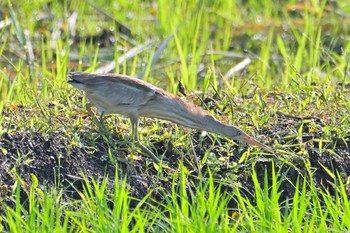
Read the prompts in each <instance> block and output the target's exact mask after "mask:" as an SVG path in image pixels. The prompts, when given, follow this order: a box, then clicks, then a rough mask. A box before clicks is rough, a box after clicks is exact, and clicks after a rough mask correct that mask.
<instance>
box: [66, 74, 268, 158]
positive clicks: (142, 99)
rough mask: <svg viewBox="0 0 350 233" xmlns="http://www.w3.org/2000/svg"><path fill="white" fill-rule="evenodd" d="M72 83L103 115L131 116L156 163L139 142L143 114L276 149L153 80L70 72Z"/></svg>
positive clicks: (136, 137)
mask: <svg viewBox="0 0 350 233" xmlns="http://www.w3.org/2000/svg"><path fill="white" fill-rule="evenodd" d="M68 76H69V78H70V80H69V81H68V82H69V84H71V85H73V86H74V87H76V88H78V89H80V90H83V91H85V94H86V97H87V98H88V99H89V100H90V101H91V103H92V104H93V105H95V107H96V108H97V112H98V113H99V114H110V113H117V114H121V115H124V116H126V117H129V118H130V121H131V131H132V134H133V136H134V139H135V141H136V142H137V143H138V145H139V146H140V147H141V148H142V150H143V151H144V152H145V153H147V154H148V155H149V156H150V157H152V159H153V160H154V161H156V162H159V159H158V158H157V157H156V156H155V155H154V154H153V153H152V152H151V151H150V150H149V149H148V148H147V147H145V146H144V145H143V144H142V143H141V142H140V141H139V136H138V135H139V134H138V126H139V118H140V117H151V118H159V119H163V120H167V121H171V122H175V123H177V124H180V125H184V126H187V127H189V128H194V129H198V130H205V131H209V132H213V133H216V134H219V135H222V136H225V137H228V138H231V139H233V140H237V141H239V142H241V141H245V142H246V143H248V144H250V145H252V146H254V145H255V146H258V147H260V148H262V149H264V150H266V151H268V152H271V153H273V150H272V149H271V148H269V147H268V146H265V145H264V144H262V143H260V142H258V141H257V140H255V139H254V138H252V137H250V136H249V135H248V134H246V133H245V132H244V131H243V130H241V129H240V128H238V127H235V126H231V125H228V124H224V123H221V122H220V121H218V120H217V119H215V118H214V117H213V116H211V115H210V114H209V113H208V112H206V111H204V110H202V109H201V108H199V107H197V106H196V105H194V104H192V103H190V102H186V101H184V100H182V99H180V98H179V97H177V96H175V95H173V94H170V93H168V92H166V91H164V90H163V89H161V88H158V87H156V86H154V85H152V84H150V83H147V82H145V81H142V80H140V79H136V78H132V77H130V76H126V75H119V74H118V75H116V74H89V73H82V72H70V73H68Z"/></svg>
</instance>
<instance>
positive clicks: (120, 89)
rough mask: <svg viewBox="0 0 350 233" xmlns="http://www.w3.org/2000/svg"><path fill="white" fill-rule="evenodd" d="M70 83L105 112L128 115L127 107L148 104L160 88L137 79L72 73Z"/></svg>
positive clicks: (112, 75) (123, 76)
mask: <svg viewBox="0 0 350 233" xmlns="http://www.w3.org/2000/svg"><path fill="white" fill-rule="evenodd" d="M68 76H69V78H71V80H69V81H68V82H69V83H70V84H71V85H73V86H74V87H76V88H78V89H81V90H83V91H85V92H86V96H87V97H88V99H90V101H91V102H92V103H93V104H94V105H96V107H97V108H99V109H101V111H105V112H110V113H112V112H116V113H121V114H126V115H128V114H127V113H125V111H128V109H127V107H129V108H130V107H138V106H141V105H144V104H146V103H147V102H148V101H149V100H150V99H151V98H152V97H153V96H154V95H155V93H156V92H157V90H158V89H159V88H157V87H155V86H153V85H151V84H149V83H146V82H144V81H142V80H138V79H136V78H131V77H129V76H125V75H114V74H88V73H81V72H70V73H69V74H68Z"/></svg>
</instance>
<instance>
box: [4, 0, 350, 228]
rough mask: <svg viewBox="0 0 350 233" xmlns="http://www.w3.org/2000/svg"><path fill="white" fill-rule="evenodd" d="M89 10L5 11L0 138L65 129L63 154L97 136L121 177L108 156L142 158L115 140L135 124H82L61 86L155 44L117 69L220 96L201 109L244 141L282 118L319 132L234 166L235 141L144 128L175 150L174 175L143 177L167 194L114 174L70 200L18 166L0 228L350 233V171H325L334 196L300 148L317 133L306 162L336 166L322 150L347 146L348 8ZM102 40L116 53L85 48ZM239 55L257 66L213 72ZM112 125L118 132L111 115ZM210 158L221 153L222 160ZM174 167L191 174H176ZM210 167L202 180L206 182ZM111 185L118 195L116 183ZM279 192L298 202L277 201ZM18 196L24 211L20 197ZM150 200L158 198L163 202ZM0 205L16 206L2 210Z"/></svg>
mask: <svg viewBox="0 0 350 233" xmlns="http://www.w3.org/2000/svg"><path fill="white" fill-rule="evenodd" d="M95 4H96V6H97V7H98V8H100V11H98V10H96V9H95V8H94V7H93V6H92V5H91V4H89V1H79V0H76V1H58V2H56V1H49V0H43V1H32V2H29V1H14V2H11V1H8V2H2V3H0V6H1V8H2V9H3V11H2V12H1V14H2V15H1V16H2V17H1V19H2V20H4V22H8V21H10V22H11V24H10V25H9V26H8V27H4V28H2V29H0V41H1V43H0V111H1V112H2V113H3V114H1V115H0V133H1V134H4V133H6V132H17V131H18V132H19V131H29V132H40V133H42V134H44V135H50V134H51V133H53V132H55V131H62V132H64V133H65V134H66V135H67V138H68V140H69V141H70V144H69V145H67V146H68V147H72V146H75V145H79V143H80V140H81V138H80V136H81V135H84V136H86V137H87V138H88V139H89V140H90V141H92V142H94V141H96V143H97V141H98V140H100V139H101V138H102V141H103V142H105V144H106V145H107V147H108V153H107V155H106V156H107V158H108V160H110V161H112V162H113V163H115V164H116V167H118V164H119V163H120V160H121V158H116V157H115V153H114V152H115V151H118V150H120V148H122V149H123V150H126V151H127V152H126V154H127V155H126V156H127V157H128V158H133V156H132V155H133V154H135V151H137V149H136V148H135V147H133V146H132V145H130V144H129V143H127V142H128V141H129V140H130V138H129V137H128V136H120V137H121V141H120V140H119V138H118V140H116V139H115V135H116V133H117V132H118V133H119V135H126V133H125V131H127V130H128V127H129V125H126V126H125V125H124V124H120V125H119V126H118V129H116V130H111V129H104V128H101V127H100V126H98V123H97V122H95V121H92V124H91V122H89V123H90V124H88V123H87V120H86V119H84V118H83V117H82V116H81V115H82V114H84V113H85V112H86V111H87V109H86V107H85V104H86V102H87V100H86V99H85V98H80V97H81V96H83V95H82V93H80V92H77V91H76V90H74V89H73V88H71V87H70V86H69V85H68V84H67V83H66V80H67V77H66V73H67V72H68V71H70V70H79V71H80V70H83V71H88V72H92V71H94V70H95V69H96V68H98V67H101V66H103V65H104V64H105V63H106V62H109V61H111V60H113V59H114V60H116V61H117V60H118V59H119V58H120V57H121V56H123V55H125V54H126V53H127V51H130V50H131V49H132V48H134V47H135V46H137V45H140V44H144V43H146V40H147V39H148V38H151V39H152V40H153V44H152V46H151V47H150V48H148V49H145V50H144V51H143V52H141V53H140V54H138V55H136V56H133V57H131V58H129V59H127V60H124V61H123V62H122V63H121V64H119V65H117V66H116V67H115V69H114V70H113V72H116V73H125V74H132V75H137V74H139V73H141V72H142V71H143V70H144V69H145V68H146V67H148V69H147V71H146V72H145V76H144V77H143V79H144V80H147V81H149V82H151V83H153V84H155V85H157V86H160V87H162V88H164V89H166V90H168V91H170V92H172V93H175V94H176V93H177V91H178V88H177V85H178V81H181V83H183V84H184V86H185V89H186V90H187V92H191V91H198V90H200V91H202V92H200V93H197V97H193V98H191V99H194V100H198V99H205V97H207V96H213V95H215V94H217V95H218V96H219V98H218V99H216V100H215V104H214V106H211V105H210V104H206V105H205V107H207V108H208V109H209V111H211V113H212V114H213V115H215V116H216V117H217V118H219V119H220V120H222V121H225V122H227V123H231V124H235V125H238V126H239V127H241V128H242V129H244V130H245V131H247V132H248V133H249V134H254V132H256V131H259V132H268V131H269V130H275V128H274V126H276V125H277V124H278V123H279V121H278V116H277V114H276V112H278V111H281V112H284V113H288V114H291V115H298V116H315V117H319V118H321V119H322V121H323V122H325V125H324V126H321V125H319V124H316V123H310V120H309V121H308V120H307V119H304V120H301V123H300V125H299V128H297V129H294V128H292V127H291V128H288V126H286V127H285V126H282V127H283V129H280V128H277V130H275V131H274V132H275V133H276V134H279V135H274V134H273V133H270V134H266V135H261V136H259V137H260V138H263V139H266V138H268V139H269V140H271V141H272V143H271V144H273V145H274V148H275V149H276V151H277V152H278V153H277V156H276V157H271V156H268V155H264V154H263V152H261V151H257V152H256V151H254V152H253V151H250V150H248V151H247V152H245V153H243V155H242V157H241V159H240V160H239V161H232V159H230V156H231V155H232V151H231V150H232V147H233V146H234V145H235V144H234V143H233V142H231V141H229V142H227V140H226V141H225V139H223V138H220V137H218V136H216V135H209V136H208V137H209V140H204V139H203V138H204V136H200V137H199V139H198V140H197V139H195V140H196V143H198V146H197V147H195V146H193V145H192V141H193V140H194V139H192V138H191V134H190V133H189V131H188V130H185V129H184V128H182V127H176V126H171V128H170V129H167V128H166V127H164V124H163V122H161V121H153V122H151V123H146V124H144V126H143V127H142V128H143V129H142V131H141V132H142V133H141V138H142V140H143V141H146V142H147V143H149V145H148V146H150V147H152V141H156V142H163V143H164V145H171V146H172V147H173V148H174V151H176V155H177V156H179V159H180V161H179V166H178V168H177V170H175V171H173V172H169V173H168V172H167V171H166V169H164V168H161V167H158V166H157V165H155V164H153V163H147V165H146V168H144V170H145V171H144V172H145V173H147V174H148V173H151V172H153V173H154V174H152V175H153V177H155V179H156V180H157V181H159V182H169V183H171V185H169V186H168V189H165V188H163V189H162V188H161V187H153V186H152V187H149V189H150V192H149V193H147V194H145V195H144V196H143V197H142V198H136V197H134V196H133V195H132V191H131V190H130V188H129V187H128V186H127V182H126V180H127V178H128V174H124V173H123V177H121V175H120V172H119V173H118V171H120V170H118V169H116V171H117V172H116V174H119V175H116V177H115V178H114V179H113V178H112V179H111V178H107V177H105V178H104V179H103V180H98V179H92V180H89V179H88V178H85V181H84V184H85V185H84V189H83V191H80V192H79V197H80V198H79V199H68V200H69V201H67V200H66V199H65V198H64V192H65V190H57V189H52V188H49V187H45V185H44V184H40V183H39V181H38V179H37V178H36V177H35V175H34V174H33V175H32V180H31V181H30V182H29V183H27V182H28V181H23V180H21V178H20V177H18V175H17V173H16V169H15V168H14V169H13V170H12V172H13V176H15V177H17V182H16V183H15V184H14V185H13V187H6V186H5V184H2V183H1V182H0V202H2V201H3V202H2V203H0V231H5V232H124V231H134V232H150V231H152V232H163V231H165V232H185V231H186V232H216V231H218V232H235V231H238V232H329V231H331V232H333V231H334V232H344V231H346V230H349V228H350V224H349V223H350V205H349V201H348V189H349V187H348V176H349V174H347V173H345V174H342V173H341V171H339V172H338V171H334V170H332V169H330V168H329V167H325V166H323V165H322V164H321V168H319V169H323V170H324V172H325V173H326V174H328V175H329V176H330V177H331V178H332V179H333V180H331V184H332V185H333V187H334V190H335V192H330V191H329V190H328V189H327V188H326V187H322V188H320V186H317V185H316V184H315V183H314V180H315V179H316V177H315V175H314V173H315V172H316V171H314V170H313V168H312V167H311V165H310V160H309V159H310V156H311V155H310V154H308V151H309V150H307V149H308V146H309V144H308V143H307V142H305V141H302V139H301V138H302V137H303V136H305V135H308V134H311V133H312V132H317V133H319V134H322V137H321V138H316V139H314V140H315V141H317V140H318V141H317V142H318V148H317V149H315V150H313V152H315V153H317V154H318V155H320V156H321V155H322V154H323V153H327V154H330V155H331V156H332V158H331V160H332V159H334V160H336V159H337V158H339V157H340V155H339V154H337V152H336V150H335V148H329V147H328V146H327V145H328V144H327V142H328V141H331V140H333V139H334V138H335V137H336V138H340V139H342V140H343V141H345V138H346V136H348V133H349V122H350V120H349V114H350V102H349V91H348V87H347V84H348V83H349V81H350V78H349V75H348V73H349V70H348V63H349V50H350V42H349V40H347V39H345V38H346V37H347V32H348V31H349V29H350V19H349V16H348V15H349V14H350V4H349V3H347V2H346V1H340V0H338V1H333V2H332V4H327V1H325V0H323V1H307V3H304V4H305V5H302V4H301V3H298V2H296V1H292V0H289V1H284V3H276V2H275V1H269V0H265V1H255V0H251V1H228V0H220V1H209V0H201V1H200V0H191V1H165V0H158V1H154V2H149V1H140V0H134V1H132V2H131V1H117V2H114V3H111V2H110V1H103V0H99V1H95ZM73 12H76V13H77V14H78V16H77V21H76V36H75V37H74V36H73V35H71V34H70V33H72V31H71V29H70V28H69V22H68V17H70V16H71V15H72V13H73ZM102 12H105V14H104V13H102ZM114 19H115V20H118V21H120V22H122V23H123V24H125V25H127V26H128V28H129V29H130V30H131V33H132V35H129V36H128V35H126V34H122V33H120V32H119V31H118V29H117V27H116V26H115V25H116V23H115V21H114ZM103 30H106V31H107V32H108V33H109V35H110V36H112V37H113V39H114V43H111V44H109V45H107V46H104V45H102V44H98V43H94V42H93V41H92V39H87V38H90V37H93V36H98V35H100V34H101V31H103ZM171 35H172V36H173V38H172V39H171V40H170V41H169V43H168V44H167V45H166V47H165V49H164V50H161V51H159V50H158V51H157V46H159V45H160V44H161V43H162V42H163V41H164V40H165V39H166V38H168V37H169V36H171ZM73 40H74V44H73V45H71V44H72V43H73ZM31 48H32V49H31ZM160 52H161V55H160V57H159V59H157V61H156V63H155V64H153V65H151V62H152V58H153V57H155V56H158V55H159V53H160ZM157 53H158V54H157ZM32 55H34V58H33V57H32ZM244 58H250V59H251V60H252V62H251V64H249V65H248V66H247V67H246V69H245V70H244V71H243V72H240V73H237V74H235V75H234V77H232V78H229V79H228V80H227V82H224V81H223V78H222V77H221V74H225V73H226V72H227V71H228V70H229V69H230V68H232V67H233V66H235V65H236V64H238V63H239V62H240V61H242V60H243V59H244ZM202 67H203V68H202ZM198 103H200V100H198ZM106 122H107V125H108V126H109V127H110V128H112V126H113V125H115V124H116V118H112V119H107V121H106ZM306 124H307V127H308V129H307V130H306V129H305V126H306ZM87 125H88V127H87ZM167 126H169V125H167ZM87 128H89V130H87ZM116 131H117V132H116ZM96 132H97V133H96ZM310 132H311V133H310ZM101 135H102V136H101ZM148 139H149V140H148ZM147 140H148V141H150V142H148V141H147ZM116 141H118V144H116ZM208 141H210V142H211V145H208V144H210V143H208ZM88 146H91V147H93V145H88ZM88 146H87V147H88ZM208 147H209V149H207V148H208ZM194 148H199V149H198V150H199V151H200V152H203V154H202V157H203V159H202V160H200V161H197V162H196V161H195V159H193V158H194V154H195V153H193V151H195V149H194ZM1 149H2V153H1V155H0V156H6V152H5V151H4V148H2V147H1ZM154 149H156V148H154ZM293 149H295V150H293ZM215 153H218V154H224V155H228V156H227V158H228V159H227V158H226V157H217V156H215V155H216V154H215ZM159 156H161V155H159ZM225 159H227V160H225ZM259 159H263V160H264V159H265V160H268V161H269V162H271V163H272V164H273V166H272V168H271V169H270V170H268V169H266V170H264V169H263V171H264V173H263V174H259V173H257V171H256V170H257V166H258V165H257V163H259ZM181 161H186V162H187V164H191V165H192V167H186V166H184V165H183V163H184V162H181ZM332 161H333V160H332ZM17 162H18V163H25V162H27V163H30V162H31V161H26V155H25V154H19V155H18V161H17ZM223 164H225V165H224V166H227V168H228V169H231V170H232V173H230V174H229V175H227V176H223V175H222V174H221V173H220V170H222V167H223ZM119 165H120V164H119ZM130 166H131V167H132V166H133V164H132V162H131V165H130ZM286 166H287V167H289V168H290V169H295V170H296V171H298V169H300V167H303V168H304V169H305V170H306V171H307V174H305V173H302V174H299V175H298V176H297V179H296V180H294V181H293V180H289V178H288V177H287V176H286V174H285V173H288V172H289V170H288V171H284V170H282V168H285V167H286ZM322 166H323V167H322ZM242 167H243V168H244V171H242V169H241V168H242ZM204 168H207V169H208V171H207V172H206V173H205V174H202V173H201V171H202V170H203V169H204ZM277 168H280V169H277ZM152 169H154V170H155V172H154V170H152ZM123 171H124V170H123ZM259 171H262V170H261V169H260V170H259ZM238 176H239V177H240V178H237V177H238ZM0 177H1V176H0ZM244 180H250V181H252V184H253V187H245V183H244V182H242V181H244ZM112 181H114V182H113V183H114V184H110V182H112ZM326 182H329V180H327V181H326ZM285 183H288V184H289V185H290V186H292V187H293V190H294V191H295V193H294V195H293V197H291V198H289V199H287V200H281V195H282V192H283V190H284V188H285V187H286V186H285ZM249 188H252V189H249ZM23 192H24V193H26V195H27V199H26V200H20V197H21V193H23ZM3 194H6V195H3ZM154 195H159V196H162V197H163V201H162V202H161V201H159V200H157V199H155V197H154ZM5 201H6V203H9V202H11V203H15V205H14V206H12V205H7V204H5Z"/></svg>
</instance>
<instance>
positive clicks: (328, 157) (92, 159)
mask: <svg viewBox="0 0 350 233" xmlns="http://www.w3.org/2000/svg"><path fill="white" fill-rule="evenodd" d="M20 112H21V110H19V109H17V110H15V111H13V110H9V109H8V110H4V112H3V114H4V115H8V116H10V115H11V114H21V113H20ZM273 119H274V123H273V124H267V126H266V127H264V128H262V129H261V130H260V131H256V132H255V135H256V137H257V138H259V140H260V141H262V142H263V143H265V144H267V145H269V146H271V147H274V148H275V150H276V154H275V155H271V154H266V153H264V152H263V151H259V150H258V149H257V148H254V149H251V151H258V152H261V153H258V152H254V153H251V154H250V156H249V157H248V158H247V159H245V160H244V161H241V162H240V163H239V160H240V158H241V156H242V154H243V153H244V152H245V151H246V150H247V146H246V145H245V146H237V145H236V144H235V143H234V142H232V141H230V140H227V139H225V138H222V137H217V138H215V139H213V136H212V135H210V134H202V133H201V132H198V131H194V130H188V131H186V132H185V133H188V134H189V138H190V141H191V144H192V147H191V148H192V149H190V150H187V151H185V149H184V148H183V147H181V146H176V147H175V146H174V145H172V141H171V140H168V139H167V138H166V137H163V138H162V139H160V140H157V139H151V140H150V141H149V142H147V144H148V145H152V149H153V150H154V149H155V150H156V152H157V154H158V155H162V154H164V155H165V157H166V163H167V165H168V166H169V167H170V168H172V169H174V170H176V169H177V168H178V166H179V164H180V163H179V161H183V164H184V165H185V166H186V167H187V169H188V170H189V171H190V172H191V173H190V176H189V177H188V179H189V180H191V182H194V183H196V182H198V179H197V178H198V176H199V173H200V175H201V176H207V171H208V169H210V170H211V172H212V174H213V176H214V178H215V179H217V180H221V181H223V180H224V183H225V185H224V190H226V191H227V192H231V191H232V190H233V189H234V188H240V189H241V191H242V193H244V194H245V195H247V196H248V197H249V198H250V199H251V200H252V201H253V202H254V193H253V190H254V188H253V181H252V178H251V169H253V168H254V169H255V170H256V172H257V175H258V177H259V180H260V182H261V184H262V183H263V181H264V174H265V172H267V173H266V174H268V175H269V177H271V176H270V174H271V172H272V167H274V168H275V170H276V171H280V176H279V177H280V178H281V177H282V175H283V178H282V179H283V182H282V184H281V187H280V191H281V192H282V194H281V199H280V200H281V202H282V201H284V200H286V199H290V198H292V197H293V194H294V191H295V190H294V188H293V184H295V182H296V181H297V179H298V177H299V178H300V177H305V178H307V179H309V173H310V171H312V173H313V181H314V184H315V186H316V188H319V189H327V190H328V191H329V192H330V193H334V191H335V190H334V187H333V183H334V179H333V178H332V177H331V174H330V173H329V172H332V173H333V174H336V172H339V174H340V176H341V178H342V180H343V181H344V183H346V181H347V179H348V177H349V176H350V149H349V148H350V134H348V135H347V136H345V137H339V136H337V135H336V133H335V132H334V133H333V134H331V136H330V135H329V133H327V135H326V134H325V132H323V130H322V129H323V128H324V127H325V126H326V125H327V124H326V123H324V122H323V121H322V119H319V118H313V117H306V118H305V117H304V118H303V117H299V116H292V115H288V114H284V113H281V112H277V113H276V114H275V116H273ZM84 121H85V122H90V124H88V125H85V128H83V129H82V128H81V127H80V129H79V128H75V126H72V129H71V130H70V131H65V130H56V131H53V132H48V133H47V132H45V133H43V132H32V131H31V130H29V129H28V130H23V129H22V130H17V129H16V125H13V123H11V122H10V121H9V122H4V125H5V126H6V124H9V125H8V128H9V130H8V132H6V133H4V134H2V135H1V136H0V149H1V150H0V171H1V172H0V199H1V200H2V201H4V203H7V204H9V205H13V204H14V202H13V200H14V199H13V198H11V197H12V196H13V195H14V194H13V190H14V185H15V183H16V181H18V180H19V177H20V179H21V182H20V184H21V186H22V189H21V197H22V200H23V201H24V200H26V198H27V193H28V187H29V186H30V184H31V183H32V182H33V175H35V177H36V178H37V179H38V181H39V188H41V189H43V190H46V189H49V188H52V187H54V188H58V189H63V190H64V192H63V193H64V198H68V199H79V195H78V193H77V191H81V190H82V185H83V184H84V180H83V174H84V175H85V176H86V178H87V180H91V179H95V180H102V179H103V178H104V177H106V175H108V179H109V182H108V183H109V185H110V186H111V187H113V184H114V177H115V171H118V175H119V179H120V180H122V179H124V178H125V177H126V180H127V186H128V187H129V189H130V193H131V195H132V196H134V197H136V198H142V197H144V196H145V195H146V194H147V193H148V192H149V191H150V190H153V191H154V190H156V191H154V192H153V194H152V195H153V198H155V200H158V201H160V202H161V201H162V200H163V199H164V195H166V193H167V192H168V191H169V190H171V188H170V187H171V185H172V183H171V181H172V179H173V177H172V175H171V174H172V173H173V171H172V170H171V169H164V170H163V171H162V172H161V175H159V170H157V167H156V166H154V164H153V163H152V162H151V160H150V159H148V158H147V157H144V156H142V153H140V150H138V149H137V148H135V147H136V146H130V144H132V142H129V141H128V140H129V139H130V136H126V135H127V134H128V129H127V128H125V130H123V129H124V128H123V126H121V127H122V128H123V129H122V130H120V131H121V132H118V130H117V131H116V129H118V128H120V127H119V126H117V127H116V129H115V127H112V126H111V125H110V124H109V125H108V123H106V125H105V126H104V128H103V130H101V128H99V127H101V126H99V127H98V126H96V121H93V120H92V117H90V116H85V117H84ZM142 122H143V123H142V124H141V127H140V128H143V127H147V126H149V125H151V124H152V123H153V122H154V120H150V119H147V120H146V121H142ZM122 124H123V123H122ZM124 124H125V123H124ZM159 125H160V130H159V131H157V132H154V134H161V133H162V129H166V130H169V129H170V130H173V131H174V128H175V125H174V124H171V123H166V122H161V123H159ZM301 127H302V130H303V131H302V134H301V135H299V136H293V135H291V132H298V130H299V131H300V128H301ZM180 129H181V130H185V129H183V128H180ZM315 129H316V130H315ZM317 129H319V130H317ZM72 132H75V133H72ZM348 132H350V129H349V130H348ZM103 134H105V135H103ZM106 138H108V140H106ZM144 139H145V137H144ZM73 142H75V143H73ZM77 142H78V143H77ZM111 142H114V145H111ZM321 143H322V144H321ZM130 148H133V149H130ZM222 148H230V149H229V150H227V149H222ZM130 150H131V151H130ZM207 150H211V151H212V154H211V155H214V158H209V159H208V158H207V160H206V163H205V164H204V165H203V166H200V167H199V168H198V167H196V165H195V164H196V162H195V161H196V159H197V160H198V161H201V160H202V159H203V156H205V154H206V153H205V152H206V151H207ZM283 151H287V152H288V153H285V152H283ZM191 154H192V156H191ZM111 155H112V156H113V158H111V157H110V156H111ZM184 155H185V156H186V157H184ZM194 155H195V156H194ZM253 164H254V166H252V165H253ZM191 182H188V184H189V186H188V187H189V188H191V185H192V183H191ZM164 191H165V192H164ZM234 206H235V203H232V207H234Z"/></svg>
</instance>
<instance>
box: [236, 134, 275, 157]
mask: <svg viewBox="0 0 350 233" xmlns="http://www.w3.org/2000/svg"><path fill="white" fill-rule="evenodd" d="M242 139H243V140H244V141H245V142H246V143H248V144H249V145H251V146H258V147H260V148H261V149H264V150H266V151H268V152H270V153H272V154H273V153H274V151H273V150H272V149H271V148H270V147H268V146H265V145H264V144H262V143H260V142H258V141H257V140H255V139H254V138H252V137H249V136H248V135H242Z"/></svg>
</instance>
